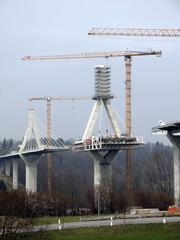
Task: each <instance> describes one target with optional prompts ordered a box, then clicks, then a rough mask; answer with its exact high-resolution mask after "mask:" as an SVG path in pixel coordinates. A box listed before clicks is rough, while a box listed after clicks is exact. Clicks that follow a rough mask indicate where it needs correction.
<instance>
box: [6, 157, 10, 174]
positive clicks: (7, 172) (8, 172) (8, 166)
mask: <svg viewBox="0 0 180 240" xmlns="http://www.w3.org/2000/svg"><path fill="white" fill-rule="evenodd" d="M5 174H6V176H8V177H10V175H11V161H10V160H8V159H7V160H6V161H5Z"/></svg>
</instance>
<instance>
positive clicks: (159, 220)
mask: <svg viewBox="0 0 180 240" xmlns="http://www.w3.org/2000/svg"><path fill="white" fill-rule="evenodd" d="M163 219H165V221H166V223H170V222H180V217H151V218H135V219H125V224H146V223H163ZM122 224H124V219H116V220H113V225H122ZM59 226H60V225H59V224H50V225H44V226H43V228H45V229H46V230H57V229H59ZM98 226H110V219H109V220H100V221H86V222H72V223H64V224H63V226H62V228H63V229H72V228H82V227H98ZM41 227H42V226H41ZM36 231H38V227H36Z"/></svg>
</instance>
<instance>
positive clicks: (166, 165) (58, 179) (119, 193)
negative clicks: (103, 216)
mask: <svg viewBox="0 0 180 240" xmlns="http://www.w3.org/2000/svg"><path fill="white" fill-rule="evenodd" d="M65 143H66V142H65ZM18 145H19V141H14V140H12V139H8V140H7V139H4V140H2V141H0V155H3V154H6V153H8V152H9V151H12V150H14V149H15V148H16V147H17V146H18ZM52 160H53V196H52V198H51V201H50V202H49V200H48V197H47V204H45V205H46V206H48V207H47V208H46V211H45V210H43V211H42V212H41V213H39V214H40V215H57V214H83V213H86V214H87V213H88V212H91V213H92V212H96V211H97V209H96V208H95V206H94V182H93V179H94V175H93V172H94V168H93V161H92V159H91V158H90V156H89V154H88V153H86V152H71V151H68V152H62V153H55V154H52ZM112 168H113V181H112V182H113V186H112V199H111V206H110V210H109V211H111V212H122V211H124V209H126V208H127V205H128V204H129V203H128V196H127V191H126V188H127V184H126V174H125V173H126V164H125V152H124V151H122V152H119V153H118V154H117V156H116V158H115V159H114V161H113V162H112ZM19 181H20V183H21V184H23V185H24V184H25V166H24V163H23V161H22V160H20V161H19ZM3 190H5V189H3ZM46 191H47V159H46V156H43V157H42V158H41V159H40V161H39V164H38V192H39V194H42V196H43V197H44V196H45V195H46ZM131 196H132V201H131V206H141V207H154V208H160V209H161V210H164V209H167V208H168V206H169V205H172V203H173V151H172V147H170V146H166V145H163V144H162V143H159V142H157V143H147V144H145V145H144V147H143V148H140V149H137V150H133V153H132V188H131ZM44 199H46V198H44ZM44 201H45V200H44ZM57 202H58V203H57ZM50 203H51V204H50ZM57 206H58V207H57ZM60 206H61V207H60Z"/></svg>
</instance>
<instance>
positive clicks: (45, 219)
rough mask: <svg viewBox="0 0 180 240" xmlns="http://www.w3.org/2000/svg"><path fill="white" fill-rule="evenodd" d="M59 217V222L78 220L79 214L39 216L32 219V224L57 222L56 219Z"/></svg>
mask: <svg viewBox="0 0 180 240" xmlns="http://www.w3.org/2000/svg"><path fill="white" fill-rule="evenodd" d="M59 218H60V220H61V222H64V223H68V222H78V221H79V216H65V217H49V216H47V217H41V218H36V219H34V220H33V224H34V225H43V224H52V223H58V219H59Z"/></svg>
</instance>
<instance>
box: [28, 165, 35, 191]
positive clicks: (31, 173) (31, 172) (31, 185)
mask: <svg viewBox="0 0 180 240" xmlns="http://www.w3.org/2000/svg"><path fill="white" fill-rule="evenodd" d="M26 190H27V191H28V192H37V161H33V160H31V161H30V160H28V161H26Z"/></svg>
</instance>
